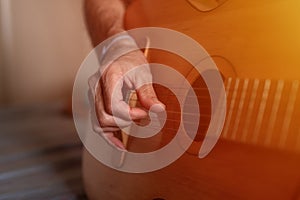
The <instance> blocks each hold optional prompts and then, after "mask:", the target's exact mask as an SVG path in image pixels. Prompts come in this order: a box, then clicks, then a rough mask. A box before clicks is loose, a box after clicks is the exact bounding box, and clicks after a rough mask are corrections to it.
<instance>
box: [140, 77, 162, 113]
mask: <svg viewBox="0 0 300 200" xmlns="http://www.w3.org/2000/svg"><path fill="white" fill-rule="evenodd" d="M137 96H138V99H139V101H140V103H141V105H142V106H143V107H144V108H146V109H147V110H150V109H151V111H153V112H155V113H158V112H163V111H165V109H166V106H165V105H164V104H163V103H162V102H160V101H159V100H158V98H157V96H156V93H155V91H154V89H153V86H152V84H150V83H149V84H145V85H143V86H141V87H140V88H138V89H137Z"/></svg>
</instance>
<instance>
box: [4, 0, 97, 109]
mask: <svg viewBox="0 0 300 200" xmlns="http://www.w3.org/2000/svg"><path fill="white" fill-rule="evenodd" d="M0 13H1V14H0V17H1V20H0V23H1V24H0V26H1V29H0V30H1V31H0V38H1V42H0V59H1V60H0V61H1V62H0V64H1V66H0V106H7V105H26V104H36V103H42V104H43V103H49V102H65V101H66V100H68V99H69V98H70V94H71V90H72V85H73V81H74V78H75V74H76V71H77V69H78V68H79V66H80V64H81V62H82V61H83V59H84V58H85V56H86V55H87V54H88V52H89V51H90V49H91V46H90V42H89V39H88V34H87V32H86V29H85V24H84V17H83V10H82V0H0Z"/></svg>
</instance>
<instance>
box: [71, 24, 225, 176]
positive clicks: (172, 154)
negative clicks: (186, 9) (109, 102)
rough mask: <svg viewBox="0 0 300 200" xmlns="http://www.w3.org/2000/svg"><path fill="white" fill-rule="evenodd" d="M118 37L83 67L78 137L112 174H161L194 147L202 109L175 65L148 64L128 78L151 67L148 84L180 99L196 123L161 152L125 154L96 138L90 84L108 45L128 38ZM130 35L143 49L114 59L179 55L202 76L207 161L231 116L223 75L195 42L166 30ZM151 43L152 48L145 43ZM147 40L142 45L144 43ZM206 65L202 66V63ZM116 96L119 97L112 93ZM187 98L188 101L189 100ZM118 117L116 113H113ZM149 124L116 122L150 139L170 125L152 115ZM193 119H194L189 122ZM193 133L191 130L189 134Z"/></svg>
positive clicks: (181, 129) (76, 102) (182, 126)
mask: <svg viewBox="0 0 300 200" xmlns="http://www.w3.org/2000/svg"><path fill="white" fill-rule="evenodd" d="M122 34H124V33H121V34H120V35H116V36H114V37H112V38H109V39H108V40H106V41H104V42H102V43H101V44H99V45H98V46H97V47H96V48H95V49H93V50H92V52H91V53H90V54H89V55H88V56H87V58H86V59H85V60H84V62H83V63H82V65H81V67H80V69H79V71H78V73H77V76H76V79H75V83H74V88H73V117H74V122H75V126H76V129H77V132H78V135H79V137H80V139H81V141H82V142H83V144H84V146H85V148H86V149H87V150H88V151H89V152H90V154H91V155H93V156H94V157H95V158H96V159H97V160H98V161H100V162H101V163H103V164H104V165H106V166H108V167H111V168H113V169H116V170H119V171H123V172H129V173H146V172H151V171H155V170H159V169H162V168H164V167H166V166H168V165H170V164H171V163H173V162H174V161H176V160H177V159H178V158H179V157H180V156H181V155H182V154H183V153H184V152H185V151H186V150H187V149H188V148H189V146H190V145H191V144H192V142H193V139H194V138H195V136H196V134H197V130H198V126H199V119H200V114H201V111H200V108H199V106H198V105H199V102H198V99H197V95H196V94H195V92H194V90H193V89H192V86H191V84H190V83H189V81H188V80H187V79H186V77H184V76H183V75H182V74H181V73H179V72H178V71H177V70H175V69H173V68H172V67H170V66H167V65H163V64H159V63H149V64H148V65H147V66H143V65H142V66H137V67H136V68H134V69H133V70H131V71H129V72H127V73H126V74H125V75H124V76H131V75H132V73H139V70H141V69H143V68H145V67H147V68H150V70H151V73H152V78H151V79H149V78H148V79H147V78H146V79H145V81H144V82H142V83H139V84H140V85H143V84H149V83H151V84H157V85H161V86H163V87H165V88H168V89H169V90H170V91H171V92H172V93H173V94H174V95H175V96H176V98H177V101H178V102H179V105H180V109H181V112H180V113H181V114H182V113H184V112H188V113H189V115H190V116H192V121H194V122H196V123H184V117H183V116H181V120H180V123H179V126H178V130H177V134H176V135H175V136H174V137H173V139H172V140H171V141H170V142H169V143H168V144H167V145H165V146H163V147H162V148H160V149H158V150H155V151H151V152H146V153H136V152H130V151H122V150H120V149H117V148H116V147H114V146H113V145H109V144H108V143H107V142H106V140H105V139H104V138H103V137H101V136H100V135H99V134H96V133H95V131H94V129H93V125H92V123H91V122H92V121H93V120H94V119H95V118H96V116H95V111H94V109H95V107H94V106H91V104H90V102H89V100H88V95H87V93H88V90H89V86H88V84H87V83H88V80H89V78H90V77H91V76H92V75H94V74H95V72H97V71H99V52H100V53H101V52H103V51H104V50H106V48H107V46H108V44H109V43H110V42H112V41H116V40H117V39H116V38H120V36H121V37H123V36H122ZM127 34H128V35H130V36H131V37H132V38H133V39H134V40H135V41H136V43H137V44H138V45H137V46H138V47H137V46H136V47H135V46H132V47H131V48H129V49H125V50H122V51H116V54H114V58H115V59H117V58H119V57H120V56H122V55H124V54H126V53H128V52H130V51H132V50H134V49H135V48H136V49H139V48H140V49H147V48H150V49H158V50H163V51H167V52H171V53H174V54H175V55H178V56H180V57H182V58H184V59H185V60H186V61H188V62H189V63H190V64H191V65H192V66H193V67H194V69H196V70H197V72H198V73H199V74H200V75H201V77H202V78H203V80H204V81H205V83H206V85H207V88H208V90H209V95H210V101H211V119H210V124H209V126H208V130H207V133H206V136H205V138H204V140H203V143H202V146H201V148H200V151H199V158H203V157H205V156H206V155H207V154H208V153H209V152H210V151H211V150H212V149H213V147H214V146H215V144H216V142H217V141H218V139H219V137H220V134H221V131H222V129H223V126H224V121H225V115H226V93H225V89H224V85H223V80H222V76H221V74H220V73H219V71H218V68H217V66H216V65H215V63H214V62H213V60H212V59H211V58H210V56H209V55H208V53H207V52H206V51H205V49H204V48H203V47H202V46H201V45H200V44H199V43H197V42H196V41H195V40H193V39H192V38H190V37H188V36H187V35H184V34H182V33H179V32H177V31H174V30H170V29H165V28H155V27H147V28H138V29H132V30H129V31H127V33H126V35H127ZM145 38H148V40H149V41H150V43H146V42H143V41H145ZM139 41H142V42H139ZM199 61H201V62H199ZM97 74H98V77H96V79H97V80H99V79H100V78H101V72H100V73H97ZM113 95H115V93H113ZM187 95H188V96H189V98H188V100H187V98H186V97H187ZM187 103H188V104H191V105H194V106H193V109H187V108H188V106H185V105H186V104H187ZM112 112H113V115H114V112H115V111H114V109H112ZM149 117H150V119H151V120H150V123H149V124H148V125H146V126H140V125H138V124H136V123H134V122H133V123H131V124H130V125H129V126H127V127H125V128H124V127H123V125H122V124H121V122H118V120H117V119H116V120H115V121H116V123H117V124H118V125H119V123H120V126H119V127H122V128H123V129H122V130H123V132H124V133H126V134H128V135H130V136H133V137H137V138H148V137H152V136H154V135H156V134H157V133H159V132H160V131H161V130H162V129H163V127H164V125H165V122H166V120H167V112H160V113H154V112H151V109H150V112H149ZM189 119H190V118H189ZM187 130H188V131H187Z"/></svg>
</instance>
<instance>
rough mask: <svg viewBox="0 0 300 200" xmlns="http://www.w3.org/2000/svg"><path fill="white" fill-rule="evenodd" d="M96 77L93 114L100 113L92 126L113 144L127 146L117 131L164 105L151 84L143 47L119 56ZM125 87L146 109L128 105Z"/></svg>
mask: <svg viewBox="0 0 300 200" xmlns="http://www.w3.org/2000/svg"><path fill="white" fill-rule="evenodd" d="M97 77H99V76H96V75H94V76H92V77H91V78H90V80H89V86H90V90H91V92H92V93H91V94H92V97H91V98H92V99H91V101H92V102H94V106H95V112H96V113H94V114H95V115H96V116H97V121H96V120H95V119H94V121H93V122H92V123H93V128H94V130H95V131H96V132H97V133H99V134H101V135H103V136H104V138H105V139H106V140H107V141H108V142H109V143H110V144H113V145H115V146H116V147H118V148H120V149H125V147H124V145H123V143H122V142H121V141H120V140H119V139H117V138H116V137H115V136H114V132H117V131H119V130H120V128H122V127H126V126H129V125H130V124H131V123H132V120H137V119H142V118H145V117H147V115H148V112H147V111H148V110H150V109H151V111H154V112H161V111H163V110H164V109H165V106H164V104H162V103H161V102H160V101H159V100H158V99H157V96H156V94H155V91H154V89H153V87H152V84H151V81H152V75H151V71H150V68H149V66H148V64H147V60H146V58H145V56H144V55H143V53H142V52H141V51H140V50H135V51H132V52H130V53H127V54H125V55H123V56H121V57H119V58H118V59H116V60H115V61H114V62H112V63H111V64H109V66H108V67H107V68H106V69H105V70H104V71H103V72H101V78H100V80H99V78H97ZM123 88H128V89H131V90H135V91H136V92H137V96H138V100H139V102H140V104H141V105H142V106H143V108H144V109H140V108H131V107H129V105H128V103H127V102H125V98H124V95H123V93H122V90H123ZM154 105H155V106H154ZM92 110H93V109H92ZM97 122H98V123H97ZM98 124H99V125H100V127H99V126H98Z"/></svg>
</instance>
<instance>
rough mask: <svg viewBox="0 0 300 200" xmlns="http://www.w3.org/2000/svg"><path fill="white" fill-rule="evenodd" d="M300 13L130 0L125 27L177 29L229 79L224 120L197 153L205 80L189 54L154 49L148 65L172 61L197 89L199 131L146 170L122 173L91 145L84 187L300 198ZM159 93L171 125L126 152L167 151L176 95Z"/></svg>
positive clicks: (272, 3)
mask: <svg viewBox="0 0 300 200" xmlns="http://www.w3.org/2000/svg"><path fill="white" fill-rule="evenodd" d="M299 10H300V2H299V1H298V0H260V1H258V0H253V1H239V0H228V1H217V0H211V1H209V0H207V1H206V0H200V1H197V0H191V1H185V0H172V1H171V0H151V1H149V0H137V1H133V3H132V4H131V5H130V7H129V8H128V12H127V14H126V21H125V23H126V27H127V28H128V29H132V28H137V27H147V26H149V27H150V26H154V27H163V28H169V29H173V30H176V31H179V32H182V33H184V34H186V35H188V36H190V37H191V38H193V39H195V40H196V41H198V42H199V43H200V44H201V45H202V46H203V47H204V48H205V49H206V50H207V51H208V53H209V54H210V55H211V58H212V59H213V60H214V61H215V63H216V65H217V67H218V68H219V71H220V73H221V74H222V77H223V80H224V87H225V89H226V94H227V115H226V120H225V124H224V128H223V131H222V134H221V137H220V139H219V141H218V143H217V144H216V146H215V148H214V149H213V151H212V152H211V153H210V154H209V155H208V156H207V157H206V158H204V159H199V158H198V152H199V149H200V147H201V145H202V141H203V138H205V136H206V131H207V129H208V126H209V124H210V120H211V119H210V116H211V107H210V103H211V102H210V96H209V93H208V89H207V86H206V84H205V82H204V81H203V79H202V78H201V74H198V73H197V72H195V71H194V70H193V66H191V65H190V64H189V63H187V62H186V61H185V60H184V59H183V58H181V57H179V56H178V55H174V54H173V53H170V52H166V51H161V50H156V49H150V50H149V62H156V63H163V64H166V65H168V66H172V67H173V68H174V69H176V70H177V71H178V72H180V73H181V74H182V75H184V76H185V77H186V78H187V80H188V81H189V82H190V83H191V84H192V85H193V90H194V91H195V93H196V94H197V97H198V100H199V106H200V110H201V116H200V121H199V124H200V125H199V128H198V131H197V135H196V137H195V138H194V141H193V143H192V145H191V147H190V148H189V149H188V150H187V152H186V153H185V154H184V155H183V156H182V157H181V158H179V159H178V160H177V161H176V162H174V163H173V164H171V165H170V166H168V167H166V168H163V169H161V170H158V171H155V172H151V173H145V174H127V173H121V172H117V171H115V170H113V169H110V168H108V167H106V166H104V165H102V164H100V163H99V162H98V161H96V160H95V159H94V158H93V157H92V156H91V155H90V154H89V153H88V152H87V151H85V152H84V174H85V181H86V183H87V184H88V185H89V186H90V187H89V188H90V189H89V191H88V193H90V194H91V196H94V197H97V198H99V199H145V200H146V199H155V198H161V199H168V200H174V199H175V200H176V199H179V200H180V199H197V200H198V199H299V198H300V192H299V191H300V171H299V168H300V125H299V119H300V82H299V81H300V68H299V67H300V57H299V50H300V40H299V35H300V20H298V19H299V17H300V14H299ZM150 42H151V41H150ZM155 89H156V92H157V94H158V96H159V98H160V100H161V101H163V102H164V103H165V104H166V105H167V114H168V118H167V122H166V124H165V126H164V128H163V129H162V131H161V132H160V133H159V134H158V135H156V136H155V137H152V138H150V139H148V140H145V139H139V138H134V137H129V138H128V142H127V145H128V149H129V150H130V151H133V152H139V153H140V152H150V151H153V150H156V149H159V148H162V147H163V146H165V145H166V144H168V143H169V142H170V141H171V140H172V138H173V137H174V134H176V130H177V129H178V123H179V121H180V120H181V116H180V115H181V114H182V113H180V111H179V105H178V101H177V100H176V97H175V96H174V95H173V94H172V92H171V91H170V90H169V89H168V88H164V87H162V86H159V85H155ZM131 101H132V102H135V101H136V102H137V103H134V104H137V105H138V99H137V98H132V99H131ZM137 123H140V124H141V125H143V124H147V123H148V122H147V120H144V121H140V122H137ZM126 141H127V140H126ZM99 187H101V189H100V190H99V189H98V188H99Z"/></svg>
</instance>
